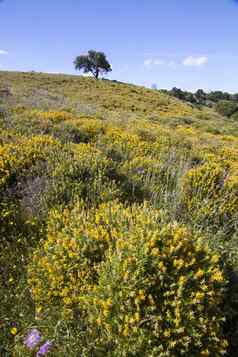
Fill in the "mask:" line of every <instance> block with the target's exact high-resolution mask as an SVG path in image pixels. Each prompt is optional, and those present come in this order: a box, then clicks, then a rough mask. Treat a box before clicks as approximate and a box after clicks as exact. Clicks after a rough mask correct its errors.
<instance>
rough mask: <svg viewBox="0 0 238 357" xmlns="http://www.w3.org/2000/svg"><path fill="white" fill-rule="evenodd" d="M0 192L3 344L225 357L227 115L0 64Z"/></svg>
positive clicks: (237, 260) (13, 351)
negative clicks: (33, 338) (32, 341)
mask: <svg viewBox="0 0 238 357" xmlns="http://www.w3.org/2000/svg"><path fill="white" fill-rule="evenodd" d="M6 89H7V90H6ZM0 198H1V200H0V212H1V216H0V237H1V238H0V355H1V356H18V357H23V356H24V357H25V356H26V357H27V356H29V357H30V356H36V354H37V351H38V356H40V355H41V354H39V347H40V344H42V343H44V342H45V341H50V343H51V348H50V350H49V352H48V354H49V356H72V357H74V356H85V357H86V356H87V357H88V356H93V357H94V356H95V357H99V356H115V357H119V356H121V357H123V356H125V357H126V356H128V357H129V356H151V357H153V356H158V357H166V356H167V357H177V356H178V357H179V356H186V357H196V356H211V357H215V356H223V355H224V356H232V357H235V356H237V350H238V322H237V320H238V286H237V284H238V277H237V273H238V233H237V229H238V122H236V121H235V120H232V119H227V118H224V117H222V116H220V115H219V114H217V113H215V112H214V111H213V110H212V109H211V108H209V109H208V108H205V107H198V106H193V105H190V104H187V103H185V102H182V101H179V100H177V99H175V98H172V97H170V96H168V95H166V94H164V93H162V92H160V91H156V90H150V89H145V88H142V87H137V86H133V85H127V84H123V83H119V82H113V81H108V80H99V81H95V80H93V79H91V78H84V77H76V76H66V75H48V74H37V73H10V72H1V73H0ZM32 329H37V331H39V333H40V335H41V340H40V342H39V343H38V344H36V345H35V346H34V348H33V349H32V350H30V349H29V348H28V346H26V343H25V337H26V335H27V333H29V332H30V331H32ZM42 355H43V354H42Z"/></svg>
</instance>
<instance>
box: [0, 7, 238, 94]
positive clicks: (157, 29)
mask: <svg viewBox="0 0 238 357" xmlns="http://www.w3.org/2000/svg"><path fill="white" fill-rule="evenodd" d="M237 39H238V1H235V0H120V1H113V0H100V1H98V0H91V1H85V0H58V1H57V0H41V1H38V0H4V1H3V2H2V3H1V4H0V70H19V71H31V70H35V71H42V72H63V73H75V71H74V68H73V64H72V62H73V60H74V58H75V57H76V56H77V55H79V54H81V53H85V52H86V51H87V50H88V49H96V50H102V51H104V52H105V53H106V54H107V56H108V58H109V60H110V62H111V63H112V66H113V72H112V73H111V75H110V78H113V79H117V80H122V81H126V82H132V83H136V84H141V85H145V86H149V87H150V86H151V85H152V84H153V83H155V84H157V86H158V88H171V87H173V86H177V87H180V88H183V89H188V90H196V89H197V88H204V89H205V90H214V89H222V90H227V91H230V92H238V41H237Z"/></svg>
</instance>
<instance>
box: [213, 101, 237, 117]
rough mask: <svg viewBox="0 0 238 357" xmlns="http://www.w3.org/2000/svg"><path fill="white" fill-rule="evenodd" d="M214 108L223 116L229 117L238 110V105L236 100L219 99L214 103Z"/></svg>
mask: <svg viewBox="0 0 238 357" xmlns="http://www.w3.org/2000/svg"><path fill="white" fill-rule="evenodd" d="M215 110H216V111H217V112H218V113H219V114H221V115H223V116H226V117H231V116H232V114H234V113H235V112H237V111H238V105H237V103H236V102H231V101H228V100H221V101H219V102H218V103H217V104H216V105H215Z"/></svg>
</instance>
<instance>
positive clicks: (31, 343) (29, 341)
mask: <svg viewBox="0 0 238 357" xmlns="http://www.w3.org/2000/svg"><path fill="white" fill-rule="evenodd" d="M40 339H41V336H40V332H39V331H38V330H37V329H36V328H34V329H32V330H30V331H29V332H28V335H27V336H26V338H25V340H24V343H25V345H26V346H27V347H28V348H29V349H30V350H33V349H34V348H35V347H36V345H37V344H38V343H39V342H40Z"/></svg>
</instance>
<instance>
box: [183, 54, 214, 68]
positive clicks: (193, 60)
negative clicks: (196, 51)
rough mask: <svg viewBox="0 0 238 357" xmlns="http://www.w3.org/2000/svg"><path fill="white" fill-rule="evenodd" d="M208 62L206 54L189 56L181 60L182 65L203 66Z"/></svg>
mask: <svg viewBox="0 0 238 357" xmlns="http://www.w3.org/2000/svg"><path fill="white" fill-rule="evenodd" d="M207 62H208V57H206V56H201V57H194V56H189V57H187V58H185V59H184V60H183V65H184V66H195V67H199V66H203V65H204V64H206V63H207Z"/></svg>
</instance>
